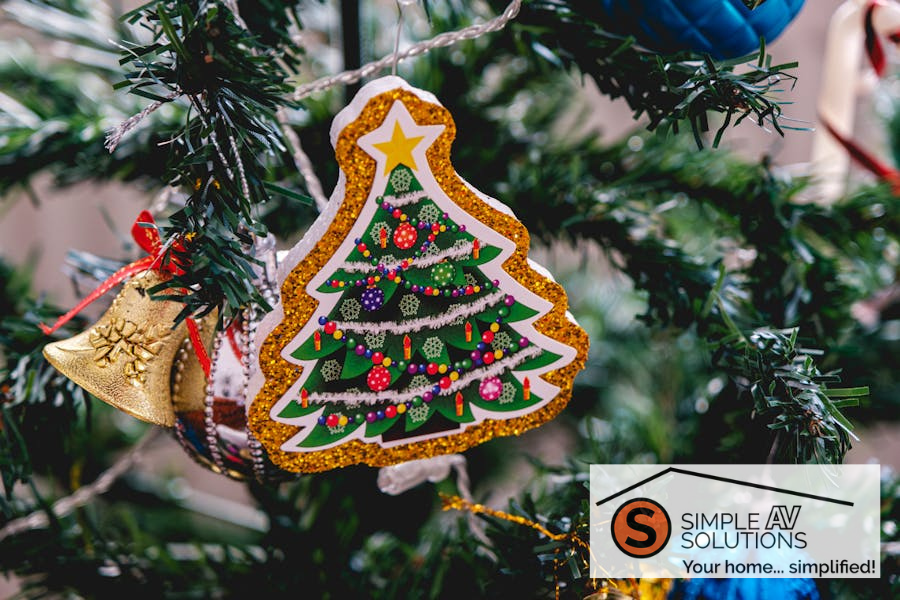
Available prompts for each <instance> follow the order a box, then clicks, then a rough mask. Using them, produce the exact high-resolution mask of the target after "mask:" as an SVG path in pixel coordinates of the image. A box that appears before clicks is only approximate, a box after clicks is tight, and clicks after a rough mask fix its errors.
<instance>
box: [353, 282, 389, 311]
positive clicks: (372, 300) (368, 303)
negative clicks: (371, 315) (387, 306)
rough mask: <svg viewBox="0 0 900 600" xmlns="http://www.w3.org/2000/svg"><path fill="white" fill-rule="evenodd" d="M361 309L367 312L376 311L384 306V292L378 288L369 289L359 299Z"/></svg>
mask: <svg viewBox="0 0 900 600" xmlns="http://www.w3.org/2000/svg"><path fill="white" fill-rule="evenodd" d="M359 301H360V303H362V307H363V308H364V309H366V310H367V311H369V312H372V311H374V310H378V309H379V308H381V307H382V306H384V292H383V291H381V289H380V288H377V287H370V288H368V289H367V290H366V291H364V292H363V293H362V296H360V297H359Z"/></svg>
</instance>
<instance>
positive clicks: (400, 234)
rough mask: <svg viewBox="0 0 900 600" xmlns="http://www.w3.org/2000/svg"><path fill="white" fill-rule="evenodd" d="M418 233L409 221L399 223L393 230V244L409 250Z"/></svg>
mask: <svg viewBox="0 0 900 600" xmlns="http://www.w3.org/2000/svg"><path fill="white" fill-rule="evenodd" d="M418 237H419V234H418V232H417V231H416V228H415V227H413V226H412V225H410V224H409V223H400V225H398V226H397V229H396V230H395V231H394V245H395V246H397V247H398V248H400V249H401V250H409V249H410V248H412V247H413V246H414V245H415V244H416V240H417V239H418Z"/></svg>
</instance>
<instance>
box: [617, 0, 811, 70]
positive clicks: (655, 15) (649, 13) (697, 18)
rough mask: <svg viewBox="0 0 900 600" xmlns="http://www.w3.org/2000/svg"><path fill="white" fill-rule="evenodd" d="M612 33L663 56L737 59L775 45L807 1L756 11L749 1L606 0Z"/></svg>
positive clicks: (772, 0) (771, 3)
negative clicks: (696, 54)
mask: <svg viewBox="0 0 900 600" xmlns="http://www.w3.org/2000/svg"><path fill="white" fill-rule="evenodd" d="M601 5H602V7H603V10H604V11H605V12H606V13H607V14H608V15H609V17H610V20H609V23H608V24H607V27H608V29H609V31H611V32H612V33H616V34H619V35H632V36H634V37H635V38H636V39H637V41H638V43H640V44H641V45H643V46H646V47H647V48H650V49H651V50H657V51H659V52H677V51H681V50H693V51H695V52H703V53H708V54H710V55H712V56H713V57H714V58H718V59H724V58H735V57H738V56H743V55H745V54H750V53H752V52H755V51H756V50H757V49H759V38H760V37H762V38H764V39H765V40H766V43H767V44H768V43H771V42H773V41H774V40H775V38H777V37H778V36H779V34H781V32H782V31H783V30H784V28H785V27H787V26H788V24H789V23H790V22H791V21H793V20H794V17H796V16H797V13H798V12H800V8H801V7H802V6H803V0H766V2H764V3H763V4H762V5H760V6H759V7H757V8H756V9H754V10H750V9H749V8H747V7H746V5H744V2H743V0H601Z"/></svg>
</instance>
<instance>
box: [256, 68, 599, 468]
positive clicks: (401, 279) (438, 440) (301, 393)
mask: <svg viewBox="0 0 900 600" xmlns="http://www.w3.org/2000/svg"><path fill="white" fill-rule="evenodd" d="M455 136H456V128H455V124H454V122H453V119H452V117H451V115H450V113H449V112H448V111H447V110H446V109H445V108H444V107H443V106H441V104H440V103H439V102H438V101H437V100H436V99H435V98H434V97H433V96H432V95H431V94H429V93H427V92H423V91H421V90H417V89H415V88H412V87H410V86H409V85H408V84H407V83H406V82H405V81H403V80H402V79H399V78H397V77H385V78H383V79H379V80H377V81H375V82H372V83H370V84H368V85H366V86H365V87H364V88H363V89H362V90H361V91H360V92H359V94H358V95H357V96H356V98H354V100H353V101H352V102H351V103H350V105H349V106H348V107H347V108H346V109H344V110H343V111H341V113H340V114H339V115H338V116H337V117H336V118H335V121H334V124H333V126H332V143H333V145H334V146H335V149H336V155H337V159H338V163H339V166H340V168H341V174H340V179H339V182H338V185H337V188H336V190H335V192H334V194H333V195H332V198H331V201H330V202H329V204H328V207H327V209H326V211H325V212H323V213H322V215H320V217H319V219H318V220H317V221H316V223H314V224H313V226H312V227H311V229H310V231H309V233H308V234H307V235H306V236H305V237H304V239H303V240H301V242H300V243H299V244H298V245H297V246H296V247H294V248H293V249H292V250H291V251H290V252H289V253H288V255H287V257H286V258H285V260H284V263H283V264H282V266H281V270H280V272H279V282H280V283H281V292H282V294H281V298H282V304H280V305H277V306H276V307H275V310H274V311H273V312H272V313H270V314H269V315H267V317H266V318H265V319H264V320H263V322H262V323H261V324H260V327H259V332H258V335H257V339H258V341H259V343H260V345H261V349H260V354H259V367H260V371H259V374H258V377H257V378H256V379H255V382H254V384H253V386H252V387H253V388H254V389H258V390H259V391H258V393H257V394H256V395H255V399H254V400H253V403H252V404H251V406H250V411H249V424H250V428H251V430H252V431H253V433H254V434H255V435H256V437H257V438H258V439H259V441H260V442H261V443H262V445H263V446H264V447H265V449H266V451H267V453H268V455H269V457H270V458H271V460H272V461H273V462H274V463H275V464H276V465H277V466H279V467H280V468H282V469H285V470H287V471H296V472H315V471H325V470H329V469H333V468H337V467H342V466H346V465H352V464H356V463H364V464H368V465H372V466H386V465H392V464H397V463H400V462H404V461H408V460H414V459H423V458H429V457H433V456H437V455H443V454H450V453H455V452H459V451H462V450H465V449H466V448H468V447H471V446H473V445H476V444H480V443H482V442H486V441H488V440H490V439H492V438H495V437H499V436H506V435H518V434H520V433H522V432H524V431H526V430H528V429H531V428H533V427H536V426H538V425H540V424H542V423H544V422H546V421H548V420H550V419H552V418H553V417H555V416H556V415H557V414H558V413H559V412H560V411H561V410H562V409H563V407H564V406H565V405H566V403H567V402H568V400H569V398H570V396H571V392H572V380H573V378H574V377H575V375H576V373H578V371H580V370H581V369H582V368H583V366H584V362H585V359H586V355H587V348H588V339H587V335H586V334H585V332H584V331H583V330H582V329H581V328H580V327H578V326H577V325H576V324H575V323H574V321H573V320H572V319H571V318H570V317H569V316H568V314H567V312H566V306H567V299H566V295H565V292H564V291H563V289H562V288H561V287H560V286H559V285H558V284H556V283H555V282H554V281H553V280H552V278H551V277H550V275H549V273H547V272H546V271H545V270H543V269H542V268H540V267H539V266H537V265H535V264H534V263H532V262H531V261H529V260H528V258H527V253H528V247H529V237H528V232H527V231H526V229H525V227H524V226H523V225H522V224H521V223H520V222H519V221H517V220H516V219H515V217H514V216H513V215H512V213H511V212H510V211H509V209H508V208H507V207H505V206H504V205H503V204H501V203H499V202H498V201H496V200H494V199H492V198H488V197H487V196H485V195H483V194H481V193H480V192H478V191H477V190H475V189H473V188H472V187H471V186H469V185H468V184H467V183H466V182H465V181H464V180H463V179H462V178H460V176H459V175H458V174H457V173H456V172H455V170H454V169H453V165H452V164H451V162H450V145H451V143H452V142H453V140H454V138H455ZM391 241H393V243H390V242H391Z"/></svg>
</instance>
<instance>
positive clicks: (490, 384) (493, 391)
mask: <svg viewBox="0 0 900 600" xmlns="http://www.w3.org/2000/svg"><path fill="white" fill-rule="evenodd" d="M502 392H503V382H502V381H500V378H499V377H485V378H484V379H483V380H482V381H481V385H479V386H478V395H479V396H481V397H482V398H484V399H485V400H487V401H488V402H493V401H494V400H496V399H497V398H499V397H500V394H501V393H502Z"/></svg>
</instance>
